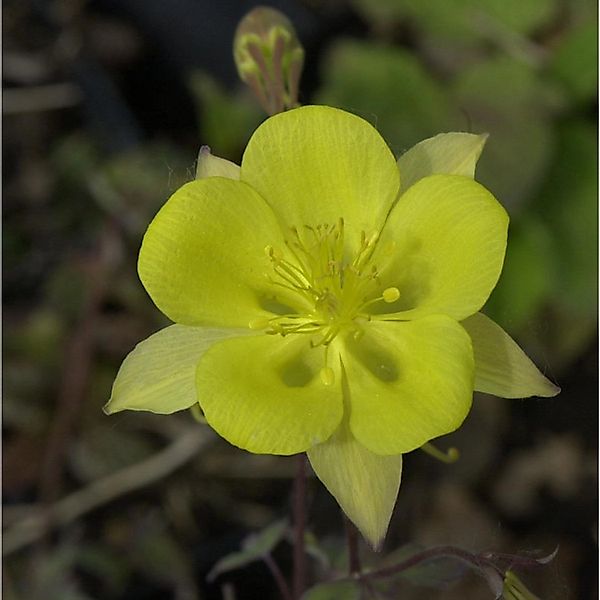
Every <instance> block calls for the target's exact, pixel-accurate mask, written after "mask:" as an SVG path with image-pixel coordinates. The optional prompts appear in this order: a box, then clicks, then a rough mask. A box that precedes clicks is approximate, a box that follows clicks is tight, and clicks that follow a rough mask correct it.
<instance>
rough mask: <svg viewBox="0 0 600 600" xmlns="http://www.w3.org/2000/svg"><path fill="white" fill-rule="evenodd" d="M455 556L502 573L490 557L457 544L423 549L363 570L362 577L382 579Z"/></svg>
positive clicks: (475, 565)
mask: <svg viewBox="0 0 600 600" xmlns="http://www.w3.org/2000/svg"><path fill="white" fill-rule="evenodd" d="M448 557H451V558H455V559H457V560H459V561H461V562H463V563H466V564H468V565H469V566H472V567H476V568H479V569H480V568H481V567H483V566H487V567H491V568H492V569H493V570H495V571H497V572H498V573H500V574H501V573H502V571H501V570H500V569H499V568H498V567H497V566H496V565H495V564H494V563H493V562H492V561H490V560H489V559H488V558H485V557H484V556H481V555H478V554H474V553H472V552H469V551H467V550H463V549H462V548H457V547H455V546H438V547H435V548H429V549H427V550H423V552H419V553H418V554H414V555H413V556H411V557H409V558H407V559H406V560H403V561H400V562H399V563H397V564H395V565H393V566H390V567H383V568H382V569H376V570H374V571H370V572H363V573H362V578H365V579H382V578H385V577H389V576H391V575H396V574H397V573H401V572H402V571H406V570H407V569H410V568H411V567H414V566H416V565H418V564H420V563H423V562H427V561H429V560H434V559H437V558H448Z"/></svg>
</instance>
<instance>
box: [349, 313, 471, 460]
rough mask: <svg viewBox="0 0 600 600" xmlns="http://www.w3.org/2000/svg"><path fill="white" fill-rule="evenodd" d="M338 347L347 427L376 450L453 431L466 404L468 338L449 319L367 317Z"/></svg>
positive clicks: (400, 449) (389, 450)
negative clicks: (347, 401) (360, 330)
mask: <svg viewBox="0 0 600 600" xmlns="http://www.w3.org/2000/svg"><path fill="white" fill-rule="evenodd" d="M364 332H365V333H364V335H363V336H362V337H360V338H359V339H356V337H355V336H353V335H348V336H347V337H346V338H345V339H344V344H343V346H342V348H341V352H342V362H343V364H344V368H345V369H346V373H347V376H348V385H349V389H350V406H351V408H350V429H351V431H352V433H353V434H354V436H355V437H356V438H357V439H358V441H359V442H360V443H361V444H363V445H364V446H366V447H367V448H368V449H369V450H371V451H372V452H375V453H376V454H384V455H387V454H400V453H405V452H410V451H411V450H414V449H415V448H418V447H420V446H422V445H423V444H424V443H425V442H427V441H429V440H430V439H433V438H435V437H438V436H440V435H444V434H446V433H449V432H451V431H454V430H455V429H456V428H458V427H459V426H460V424H461V423H462V422H463V420H464V418H465V417H466V416H467V413H468V412H469V409H470V407H471V401H472V396H473V368H474V365H473V353H472V349H471V340H470V338H469V336H468V334H467V333H466V331H465V330H464V329H463V328H462V327H461V326H460V325H459V324H458V323H456V321H454V320H452V319H450V318H449V317H446V316H443V315H433V316H429V317H425V318H423V319H419V320H417V321H406V322H402V323H395V322H385V321H383V322H382V321H374V322H371V323H368V324H367V325H366V326H365V328H364Z"/></svg>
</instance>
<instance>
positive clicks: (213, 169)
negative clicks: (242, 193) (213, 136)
mask: <svg viewBox="0 0 600 600" xmlns="http://www.w3.org/2000/svg"><path fill="white" fill-rule="evenodd" d="M205 177H226V178H227V179H239V178H240V167H239V165H236V164H235V163H234V162H231V161H230V160H227V159H226V158H220V157H219V156H215V155H214V154H212V153H211V151H210V148H209V147H208V146H202V148H200V152H199V153H198V162H197V165H196V179H204V178H205Z"/></svg>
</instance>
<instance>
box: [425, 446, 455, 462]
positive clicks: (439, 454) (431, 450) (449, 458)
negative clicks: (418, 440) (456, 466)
mask: <svg viewBox="0 0 600 600" xmlns="http://www.w3.org/2000/svg"><path fill="white" fill-rule="evenodd" d="M421 450H423V452H425V453H427V454H429V456H433V458H437V459H438V460H440V461H442V462H444V463H446V464H451V463H453V462H456V461H457V460H458V459H459V458H460V452H459V451H458V448H454V447H452V448H448V450H446V452H443V451H442V450H440V449H439V448H436V447H435V446H434V445H433V444H432V443H430V442H427V443H425V444H423V445H422V446H421Z"/></svg>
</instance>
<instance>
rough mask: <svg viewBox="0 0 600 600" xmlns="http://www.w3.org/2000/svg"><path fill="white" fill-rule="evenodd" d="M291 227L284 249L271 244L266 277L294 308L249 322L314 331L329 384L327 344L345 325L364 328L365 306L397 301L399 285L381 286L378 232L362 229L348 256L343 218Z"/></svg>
mask: <svg viewBox="0 0 600 600" xmlns="http://www.w3.org/2000/svg"><path fill="white" fill-rule="evenodd" d="M290 231H291V236H290V237H289V238H288V239H286V242H285V244H286V246H285V249H284V250H283V251H282V250H281V249H279V248H274V247H273V246H267V247H266V248H265V253H266V255H267V256H268V258H269V260H270V262H271V267H272V271H271V272H269V273H268V274H267V277H268V279H269V281H270V283H271V284H272V285H274V286H277V287H279V288H282V289H283V290H285V292H284V294H283V296H284V297H285V301H286V304H289V305H290V306H291V307H292V309H293V311H294V312H290V313H287V314H283V315H277V316H274V317H272V318H270V319H257V320H255V321H252V322H251V323H250V327H251V328H252V329H264V330H265V331H266V333H268V334H271V335H276V334H279V335H281V336H286V335H289V334H292V333H304V334H309V335H313V336H314V337H313V338H311V342H310V343H311V346H312V347H317V346H322V347H323V348H324V350H325V357H324V359H325V366H324V367H323V369H322V370H321V380H322V381H323V383H324V384H325V385H331V384H332V383H333V381H334V373H333V370H332V369H331V368H330V367H328V366H327V348H328V346H329V344H330V343H331V342H332V341H333V340H334V339H335V337H336V336H337V335H338V333H340V331H342V330H344V329H354V330H355V332H356V333H357V334H360V331H361V327H360V321H361V319H362V320H363V321H366V320H369V319H370V318H371V316H370V315H369V314H368V313H367V312H365V309H367V308H368V307H369V306H371V305H373V304H376V303H378V302H386V303H392V302H395V301H396V300H398V298H399V297H400V292H399V290H398V289H397V288H395V287H389V288H386V289H382V287H383V286H382V284H381V282H380V279H379V273H378V271H377V267H376V266H375V265H373V264H371V263H370V260H371V257H372V255H373V251H374V249H375V245H376V243H377V238H378V236H377V234H373V235H367V234H366V233H365V232H361V238H360V244H359V247H358V251H357V252H356V253H355V255H354V256H353V257H348V256H347V248H346V247H345V244H344V220H343V219H339V221H338V222H337V223H336V224H335V225H328V224H324V225H317V226H316V227H311V226H305V227H304V228H303V230H302V231H299V230H298V229H297V228H295V227H294V228H291V230H290ZM290 292H292V293H291V294H290Z"/></svg>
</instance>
